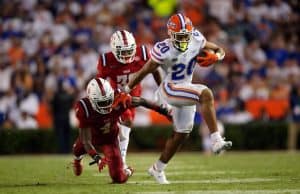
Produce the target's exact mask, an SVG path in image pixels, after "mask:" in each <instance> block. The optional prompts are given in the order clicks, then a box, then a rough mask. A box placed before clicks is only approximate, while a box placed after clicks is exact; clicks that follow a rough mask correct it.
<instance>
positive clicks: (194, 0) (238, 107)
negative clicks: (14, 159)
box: [0, 0, 300, 129]
mask: <svg viewBox="0 0 300 194" xmlns="http://www.w3.org/2000/svg"><path fill="white" fill-rule="evenodd" d="M299 11H300V10H299V2H298V1H297V0H177V1H176V0H166V1H159V0H140V1H139V0H66V1H60V0H2V1H0V45H1V47H0V127H1V128H12V127H15V128H20V129H22V128H24V129H25V128H51V127H53V117H54V116H55V112H54V110H53V109H52V107H53V99H54V97H55V94H57V93H58V94H59V93H60V92H62V91H64V92H66V93H67V94H68V95H71V96H73V97H72V98H71V97H70V99H78V98H79V97H82V96H83V95H84V89H85V85H86V83H87V81H88V80H89V79H90V78H91V77H93V76H95V74H96V71H97V70H96V67H97V62H98V56H99V53H103V52H107V51H109V50H110V48H109V40H110V36H111V35H112V33H113V32H114V31H115V30H119V29H126V30H128V31H131V32H132V33H133V34H134V36H135V38H136V41H137V43H138V44H146V45H147V46H149V48H151V46H152V45H153V43H155V42H156V41H160V40H163V39H165V38H167V37H168V36H167V29H166V21H167V19H168V17H169V16H170V15H171V14H173V13H175V12H182V13H184V14H186V15H187V16H188V17H190V18H191V20H192V21H193V24H194V26H195V28H197V29H199V30H200V31H201V32H202V33H203V34H204V36H205V37H206V38H207V39H208V40H209V41H212V42H214V43H216V44H218V45H220V46H222V47H223V48H225V50H226V57H225V60H224V61H223V62H222V63H220V64H216V65H215V66H214V67H213V68H205V69H204V68H200V67H197V69H196V72H195V75H194V82H198V83H204V84H206V85H208V86H209V87H210V88H212V89H213V91H214V94H215V97H216V108H217V113H218V116H219V118H220V119H221V120H223V121H224V122H235V123H242V122H248V121H250V120H253V119H267V120H280V119H287V118H290V117H289V116H291V115H292V116H293V118H296V119H299V120H298V121H299V122H300V100H299V101H298V100H296V101H295V100H294V101H293V99H300V98H299V96H300V89H299V88H300V82H299V81H300V79H299V78H300V64H299V62H300V47H299V45H300V40H299V34H300V32H299ZM143 85H144V96H147V95H145V94H146V93H147V92H149V91H153V90H154V89H155V87H156V85H155V82H154V81H153V80H151V79H146V80H144V81H143ZM58 87H59V88H58ZM292 101H293V102H294V103H291V102H292ZM272 103H273V104H272ZM276 111H277V112H276ZM274 113H276V114H274Z"/></svg>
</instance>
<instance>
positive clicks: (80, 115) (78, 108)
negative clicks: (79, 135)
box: [75, 101, 89, 129]
mask: <svg viewBox="0 0 300 194" xmlns="http://www.w3.org/2000/svg"><path fill="white" fill-rule="evenodd" d="M86 114H87V110H85V109H84V106H83V104H82V103H81V102H80V101H78V102H77V103H76V104H75V115H76V118H77V120H78V127H79V128H81V129H83V128H88V127H89V126H88V122H87V116H88V115H86Z"/></svg>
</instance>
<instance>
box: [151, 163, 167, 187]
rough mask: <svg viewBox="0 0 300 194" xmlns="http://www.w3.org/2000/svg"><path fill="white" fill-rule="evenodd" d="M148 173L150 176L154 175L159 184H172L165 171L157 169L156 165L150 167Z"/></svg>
mask: <svg viewBox="0 0 300 194" xmlns="http://www.w3.org/2000/svg"><path fill="white" fill-rule="evenodd" d="M148 173H149V175H150V176H153V177H154V178H155V179H156V181H157V182H158V183H159V184H170V182H169V181H168V180H167V178H166V175H165V172H164V171H158V170H156V169H155V167H154V165H152V166H151V167H150V168H149V169H148Z"/></svg>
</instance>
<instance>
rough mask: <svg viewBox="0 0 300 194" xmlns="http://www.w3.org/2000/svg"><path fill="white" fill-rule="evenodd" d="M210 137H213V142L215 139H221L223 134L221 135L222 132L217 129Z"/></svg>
mask: <svg viewBox="0 0 300 194" xmlns="http://www.w3.org/2000/svg"><path fill="white" fill-rule="evenodd" d="M210 138H211V141H212V142H215V141H219V140H221V139H222V136H221V134H220V132H219V131H216V132H214V133H212V134H210Z"/></svg>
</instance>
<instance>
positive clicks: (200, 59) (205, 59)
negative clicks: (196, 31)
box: [196, 50, 218, 67]
mask: <svg viewBox="0 0 300 194" xmlns="http://www.w3.org/2000/svg"><path fill="white" fill-rule="evenodd" d="M202 52H203V53H204V55H205V56H197V58H196V61H197V63H198V64H199V65H200V66H201V67H208V66H210V65H212V64H214V63H215V62H217V61H218V56H217V55H216V54H214V53H211V52H209V51H207V50H203V51H202Z"/></svg>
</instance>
